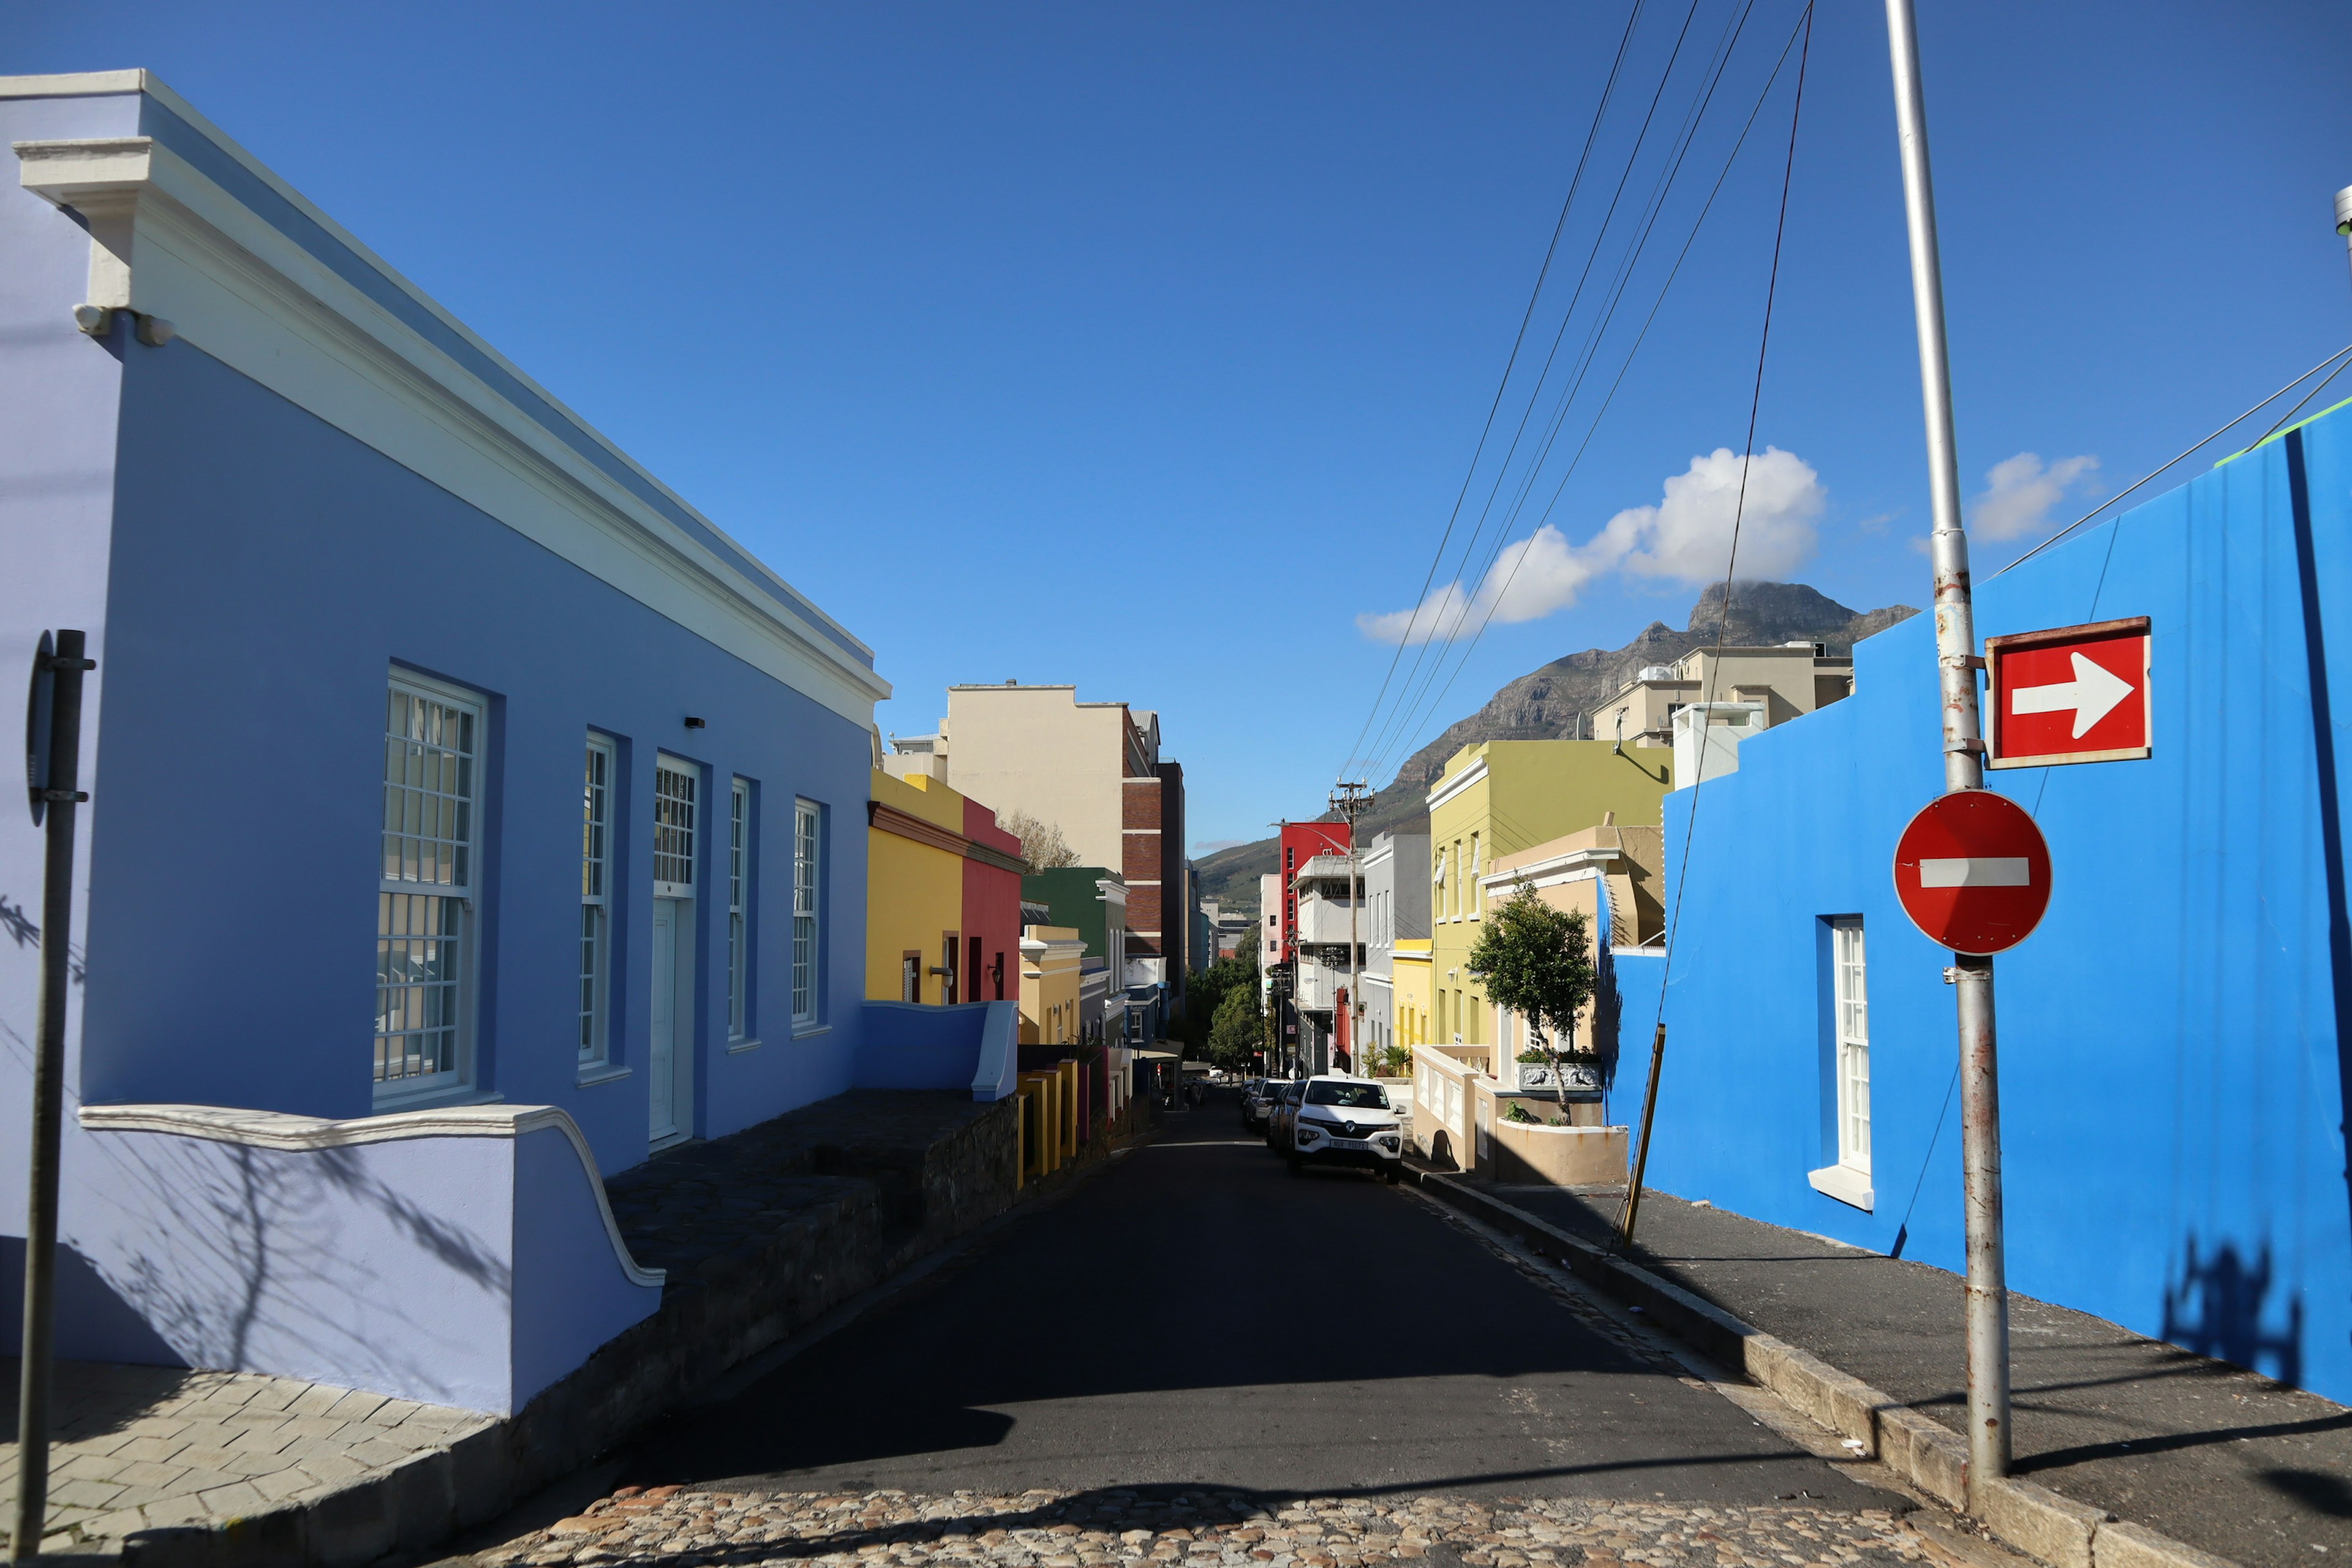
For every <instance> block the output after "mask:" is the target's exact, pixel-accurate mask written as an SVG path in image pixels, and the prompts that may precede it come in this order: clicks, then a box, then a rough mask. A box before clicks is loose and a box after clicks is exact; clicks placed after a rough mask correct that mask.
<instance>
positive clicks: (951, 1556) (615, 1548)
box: [473, 1487, 1930, 1568]
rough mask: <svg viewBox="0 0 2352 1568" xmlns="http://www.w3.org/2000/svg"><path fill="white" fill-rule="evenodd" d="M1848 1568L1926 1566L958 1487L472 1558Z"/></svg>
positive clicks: (1913, 1552)
mask: <svg viewBox="0 0 2352 1568" xmlns="http://www.w3.org/2000/svg"><path fill="white" fill-rule="evenodd" d="M1423 1559H1425V1560H1427V1561H1428V1562H1429V1563H1432V1564H1434V1565H1437V1568H1453V1564H1454V1563H1457V1562H1458V1563H1466V1564H1471V1565H1472V1568H1531V1565H1532V1564H1537V1563H1564V1564H1589V1565H1591V1568H1624V1565H1626V1564H1641V1565H1643V1568H1683V1565H1684V1564H1705V1565H1706V1568H1847V1565H1849V1564H1863V1563H1874V1564H1895V1563H1926V1562H1928V1561H1930V1554H1929V1552H1928V1551H1927V1547H1926V1545H1925V1544H1924V1543H1923V1542H1922V1541H1921V1539H1920V1537H1919V1536H1918V1535H1917V1534H1916V1533H1915V1532H1914V1531H1911V1530H1909V1529H1908V1528H1906V1526H1905V1524H1904V1523H1903V1522H1902V1521H1901V1520H1900V1519H1898V1518H1897V1517H1896V1516H1895V1514H1894V1513H1893V1512H1891V1511H1889V1510H1883V1509H1863V1510H1837V1509H1827V1508H1821V1507H1811V1506H1796V1505H1788V1506H1750V1507H1739V1508H1725V1507H1701V1506H1696V1505H1688V1504H1675V1503H1670V1502H1622V1501H1591V1500H1576V1499H1565V1498H1527V1499H1514V1498H1503V1499H1498V1500H1494V1501H1492V1502H1480V1501H1475V1500H1465V1499H1461V1498H1449V1497H1415V1498H1382V1499H1377V1500H1362V1499H1334V1498H1307V1499H1304V1500H1265V1501H1261V1500H1256V1499H1254V1498H1252V1497H1250V1496H1248V1495H1247V1494H1245V1493H1240V1492H1231V1491H1213V1490H1205V1489H1202V1490H1192V1491H1177V1490H1172V1489H1164V1488H1163V1489H1149V1490H1133V1491H1128V1490H1112V1491H1097V1492H1080V1493H1076V1494H1065V1493H1055V1492H1042V1491H1030V1492H1024V1493H1022V1494H1020V1495H1018V1496H1015V1497H990V1496H984V1495H982V1494H980V1493H976V1492H966V1491H959V1492H952V1493H948V1494H945V1495H930V1496H924V1495H920V1494H916V1493H909V1492H902V1491H876V1492H867V1493H864V1494H862V1495H849V1494H845V1493H838V1492H835V1493H825V1492H785V1493H741V1492H716V1491H698V1490H688V1489H681V1488H677V1487H656V1488H654V1489H650V1490H645V1491H641V1490H639V1489H637V1488H635V1487H623V1488H621V1489H619V1490H617V1491H615V1492H614V1494H613V1495H612V1496H610V1497H606V1498H603V1499H600V1500H597V1501H596V1502H594V1503H593V1504H591V1505H590V1506H589V1507H588V1509H587V1510H585V1511H584V1512H583V1513H581V1514H578V1515H575V1516H574V1517H572V1518H570V1519H562V1520H558V1521H556V1522H555V1523H553V1524H551V1525H550V1526H548V1527H547V1528H545V1529H543V1530H539V1531H532V1532H531V1533H530V1534H528V1535H524V1536H521V1537H519V1538H517V1539H515V1540H512V1541H509V1542H505V1543H503V1544H501V1545H499V1546H498V1547H495V1548H493V1549H491V1550H488V1551H486V1552H480V1553H478V1554H477V1555H476V1556H475V1558H474V1559H473V1561H474V1563H477V1564H478V1565H480V1568H558V1565H571V1564H577V1565H580V1568H601V1565H604V1564H612V1565H614V1568H623V1565H627V1564H636V1563H645V1564H656V1563H659V1564H711V1565H722V1568H723V1565H727V1564H746V1565H748V1564H752V1563H806V1562H815V1563H861V1564H867V1563H870V1564H877V1565H878V1564H882V1563H893V1564H896V1563H975V1564H986V1565H988V1568H1090V1565H1093V1564H1097V1563H1101V1564H1109V1563H1170V1564H1181V1565H1183V1568H1208V1565H1209V1564H1217V1565H1219V1568H1225V1565H1231V1568H1258V1565H1259V1564H1265V1565H1267V1568H1292V1565H1294V1564H1296V1565H1298V1568H1340V1565H1344V1564H1349V1563H1388V1562H1396V1561H1414V1560H1423Z"/></svg>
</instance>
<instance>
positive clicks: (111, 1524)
mask: <svg viewBox="0 0 2352 1568" xmlns="http://www.w3.org/2000/svg"><path fill="white" fill-rule="evenodd" d="M146 1528H147V1513H146V1510H143V1509H136V1508H119V1509H116V1510H114V1511H113V1512H112V1513H101V1514H100V1515H98V1516H97V1517H96V1518H94V1519H92V1520H90V1521H89V1522H88V1523H86V1524H84V1525H83V1526H82V1532H83V1533H84V1534H86V1535H94V1536H97V1537H98V1538H100V1540H103V1541H120V1540H121V1539H122V1538H123V1537H124V1536H126V1535H128V1534H130V1533H131V1531H134V1530H144V1529H146Z"/></svg>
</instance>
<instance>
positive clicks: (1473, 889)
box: [1470, 833, 1486, 915]
mask: <svg viewBox="0 0 2352 1568" xmlns="http://www.w3.org/2000/svg"><path fill="white" fill-rule="evenodd" d="M1485 865H1486V862H1485V860H1484V859H1483V858H1481V857H1480V855H1479V853H1478V836H1477V835H1476V834H1475V833H1474V834H1472V835H1471V836H1470V912H1471V913H1472V914H1474V915H1475V914H1476V913H1478V912H1479V910H1481V908H1483V907H1484V906H1483V904H1482V902H1481V900H1483V899H1484V898H1485V897H1486V895H1485V894H1484V893H1483V892H1482V891H1481V890H1480V889H1479V887H1478V873H1479V872H1480V871H1481V870H1482V869H1484V868H1485Z"/></svg>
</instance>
